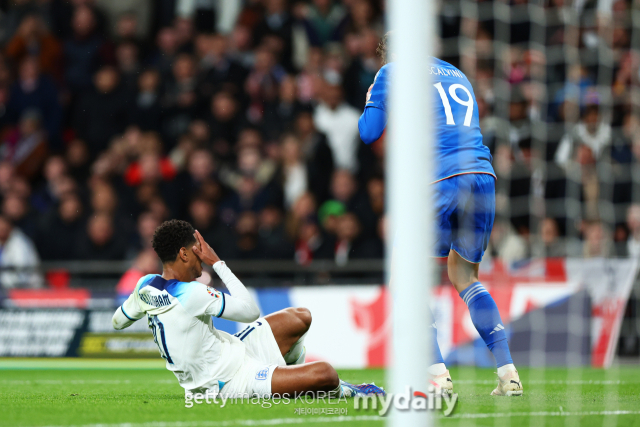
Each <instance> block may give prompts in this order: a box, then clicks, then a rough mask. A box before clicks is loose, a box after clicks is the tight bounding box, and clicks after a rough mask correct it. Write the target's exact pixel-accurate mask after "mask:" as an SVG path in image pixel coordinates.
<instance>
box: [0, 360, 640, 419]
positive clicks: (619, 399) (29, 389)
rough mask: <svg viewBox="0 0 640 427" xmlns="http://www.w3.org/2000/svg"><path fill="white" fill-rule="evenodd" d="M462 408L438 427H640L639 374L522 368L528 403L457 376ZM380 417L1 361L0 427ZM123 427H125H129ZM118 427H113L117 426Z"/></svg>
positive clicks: (480, 376) (370, 374)
mask: <svg viewBox="0 0 640 427" xmlns="http://www.w3.org/2000/svg"><path fill="white" fill-rule="evenodd" d="M451 374H452V376H453V379H454V385H455V391H456V392H457V393H458V394H459V398H458V405H457V406H456V409H455V410H454V412H453V415H452V417H450V418H443V417H442V416H441V415H440V414H439V413H436V417H437V418H438V421H437V424H438V425H441V426H469V425H483V426H484V425H489V426H522V425H525V424H526V425H535V426H539V425H547V426H555V425H575V426H578V425H580V426H603V425H605V426H606V425H612V426H613V425H617V426H640V369H639V368H637V367H621V368H614V369H610V370H607V371H604V370H596V369H557V368H554V369H522V370H520V378H521V379H522V380H523V383H524V386H525V395H524V396H523V397H519V398H501V397H492V396H489V393H490V392H491V390H492V389H493V387H494V385H495V375H494V374H493V372H492V370H489V369H477V368H454V369H452V370H451ZM340 375H341V377H342V378H343V379H345V380H347V381H351V382H355V383H360V382H371V381H375V382H376V384H382V385H384V383H385V378H384V371H382V370H342V371H340ZM297 408H302V409H307V408H311V409H318V410H320V409H322V408H331V409H332V410H335V408H338V409H346V411H347V414H346V415H345V414H342V415H333V414H332V415H299V414H296V413H295V410H296V409H297ZM383 422H384V418H378V415H377V413H376V412H375V411H373V410H369V411H364V410H355V409H354V407H353V402H352V401H348V402H347V403H344V402H342V403H340V404H339V405H329V404H328V403H325V404H322V403H315V404H313V405H307V404H304V403H300V402H298V403H294V402H293V401H291V402H290V403H289V404H288V405H284V404H282V403H281V404H279V405H273V406H272V407H271V408H262V407H260V406H258V405H253V404H247V403H245V404H239V403H238V404H231V403H228V404H227V406H226V407H224V408H221V407H219V406H216V405H213V404H205V403H203V404H200V405H197V404H196V405H194V406H193V407H192V408H189V409H188V408H185V402H184V394H183V391H182V389H181V388H180V386H179V385H178V383H177V381H176V379H175V377H174V376H173V374H171V373H170V372H168V371H166V370H165V369H164V368H163V364H162V362H161V361H142V360H78V359H75V360H72V359H66V360H65V359H59V360H55V359H53V360H47V359H36V360H25V359H3V360H0V426H45V425H46V426H69V425H75V426H79V425H83V426H84V425H90V424H102V425H103V426H102V427H108V426H106V425H118V424H120V426H118V427H198V426H201V427H207V426H211V427H214V426H216V427H223V426H236V425H238V426H243V425H244V426H246V425H289V424H297V425H313V426H323V425H335V424H339V425H345V426H382V425H384V423H383ZM123 424H126V425H123ZM114 427H115V426H114Z"/></svg>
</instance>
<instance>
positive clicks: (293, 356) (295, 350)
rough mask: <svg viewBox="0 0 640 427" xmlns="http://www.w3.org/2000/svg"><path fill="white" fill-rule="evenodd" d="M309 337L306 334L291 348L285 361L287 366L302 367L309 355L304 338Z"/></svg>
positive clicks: (285, 356)
mask: <svg viewBox="0 0 640 427" xmlns="http://www.w3.org/2000/svg"><path fill="white" fill-rule="evenodd" d="M306 336H307V333H306V332H305V333H304V334H303V335H302V336H301V337H300V339H299V340H298V341H297V342H296V343H295V344H294V345H292V346H291V348H290V349H289V351H288V352H287V354H285V355H284V361H285V362H286V363H287V365H302V364H303V363H304V360H305V356H306V355H307V351H306V349H305V348H304V338H305V337H306Z"/></svg>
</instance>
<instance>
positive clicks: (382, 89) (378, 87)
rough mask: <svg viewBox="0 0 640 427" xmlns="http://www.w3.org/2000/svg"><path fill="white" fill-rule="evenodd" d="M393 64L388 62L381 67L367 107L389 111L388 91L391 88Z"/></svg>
mask: <svg viewBox="0 0 640 427" xmlns="http://www.w3.org/2000/svg"><path fill="white" fill-rule="evenodd" d="M392 65H393V64H387V65H385V66H384V67H382V68H380V71H378V74H376V78H375V80H374V81H373V87H372V88H371V97H370V98H369V100H368V101H367V104H366V105H365V108H368V107H374V108H378V109H380V110H382V111H385V112H386V111H387V92H388V89H389V83H390V77H389V73H390V70H391V66H392Z"/></svg>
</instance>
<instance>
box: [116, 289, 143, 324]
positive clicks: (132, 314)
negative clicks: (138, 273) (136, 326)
mask: <svg viewBox="0 0 640 427" xmlns="http://www.w3.org/2000/svg"><path fill="white" fill-rule="evenodd" d="M134 294H135V293H133V294H131V295H129V298H127V300H126V301H125V302H124V304H122V305H121V306H120V307H118V309H117V310H116V312H115V313H114V314H113V318H112V319H111V323H112V324H113V328H114V329H124V328H128V327H129V326H131V325H133V323H134V322H135V321H136V320H140V319H142V318H143V317H144V311H142V310H141V309H140V306H139V305H138V302H137V301H136V298H135V295H134Z"/></svg>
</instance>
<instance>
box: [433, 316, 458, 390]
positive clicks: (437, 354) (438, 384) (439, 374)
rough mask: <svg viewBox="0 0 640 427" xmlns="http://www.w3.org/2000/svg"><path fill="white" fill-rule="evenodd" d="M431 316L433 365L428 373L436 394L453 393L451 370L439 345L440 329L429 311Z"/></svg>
mask: <svg viewBox="0 0 640 427" xmlns="http://www.w3.org/2000/svg"><path fill="white" fill-rule="evenodd" d="M429 314H430V315H431V327H432V328H433V331H432V334H431V348H432V349H433V360H432V364H431V365H430V366H429V368H428V369H427V371H428V372H429V376H430V377H431V378H430V379H429V383H430V384H431V385H432V386H433V387H435V392H436V394H441V393H447V394H451V393H453V381H452V380H451V375H450V374H449V370H448V369H447V367H446V366H445V364H444V359H443V358H442V352H441V351H440V346H439V345H438V329H437V326H436V321H435V319H434V318H433V313H431V310H429Z"/></svg>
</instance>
